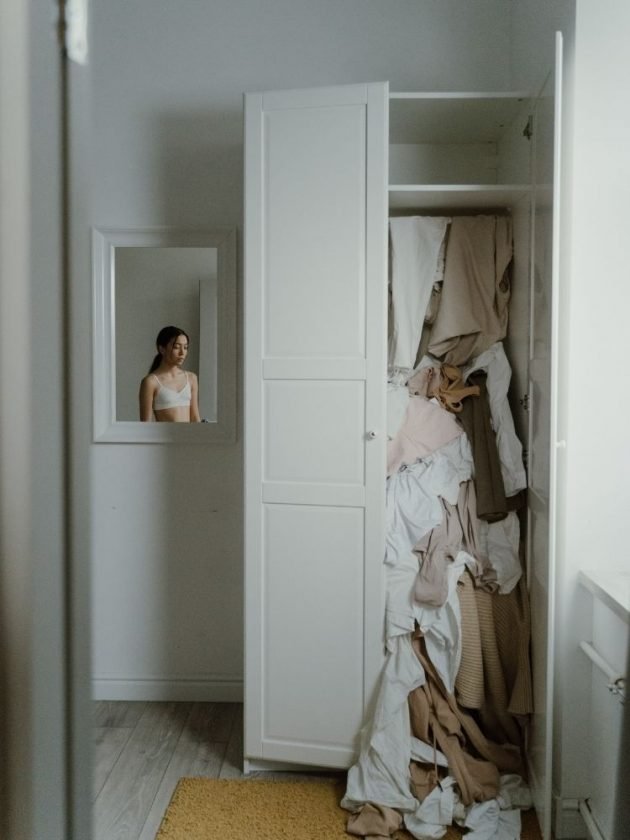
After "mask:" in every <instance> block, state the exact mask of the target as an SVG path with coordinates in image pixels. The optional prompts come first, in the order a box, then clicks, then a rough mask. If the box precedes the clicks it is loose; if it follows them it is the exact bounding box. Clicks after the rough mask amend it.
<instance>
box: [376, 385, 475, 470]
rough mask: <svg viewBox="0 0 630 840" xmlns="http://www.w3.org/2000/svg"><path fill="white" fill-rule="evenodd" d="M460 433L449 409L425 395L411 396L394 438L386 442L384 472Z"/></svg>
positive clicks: (407, 461)
mask: <svg viewBox="0 0 630 840" xmlns="http://www.w3.org/2000/svg"><path fill="white" fill-rule="evenodd" d="M461 434H463V429H462V427H461V426H460V425H459V424H458V423H457V421H456V420H455V417H454V416H453V415H452V414H451V413H450V411H445V409H443V408H441V407H440V406H439V405H435V403H432V402H430V401H429V400H427V399H426V398H425V397H416V396H412V397H410V399H409V404H408V405H407V411H406V413H405V417H404V420H403V423H402V426H401V427H400V429H399V430H398V432H397V434H396V436H395V438H394V439H393V440H390V441H389V443H388V444H387V475H391V474H392V473H394V472H396V470H397V469H398V468H399V467H400V466H401V465H402V464H413V463H414V462H415V461H417V459H418V458H424V457H425V456H426V455H430V454H431V452H435V450H436V449H439V448H440V447H441V446H444V445H445V444H447V443H450V442H451V441H452V440H455V438H457V437H459V436H460V435H461Z"/></svg>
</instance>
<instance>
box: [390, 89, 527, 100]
mask: <svg viewBox="0 0 630 840" xmlns="http://www.w3.org/2000/svg"><path fill="white" fill-rule="evenodd" d="M533 96H534V94H532V92H531V91H527V90H508V91H505V90H504V91H390V92H389V98H390V99H519V100H521V99H531V98H532V97H533Z"/></svg>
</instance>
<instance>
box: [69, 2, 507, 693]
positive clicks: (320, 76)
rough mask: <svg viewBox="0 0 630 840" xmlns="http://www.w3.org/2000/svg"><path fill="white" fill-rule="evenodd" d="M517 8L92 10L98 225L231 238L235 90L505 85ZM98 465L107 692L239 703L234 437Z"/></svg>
mask: <svg viewBox="0 0 630 840" xmlns="http://www.w3.org/2000/svg"><path fill="white" fill-rule="evenodd" d="M510 5H511V4H506V3H505V2H504V0H467V2H466V3H462V2H461V0H439V2H437V0H388V2H385V1H384V0H344V2H343V3H339V2H337V0H316V2H313V0H267V2H265V3H260V2H257V1H256V0H239V2H238V3H235V2H232V0H215V2H212V3H204V2H200V0H185V2H182V3H172V2H166V0H160V2H157V1H156V0H135V2H133V3H129V2H128V0H95V2H94V3H93V4H92V9H93V16H94V19H93V33H94V35H93V44H92V62H93V66H92V71H93V86H92V100H93V120H92V124H93V208H92V217H91V222H92V224H94V225H96V226H110V227H119V228H120V227H142V226H152V225H177V226H180V227H182V226H187V225H203V226H212V225H236V226H237V227H238V228H239V229H240V228H241V226H242V157H243V155H242V94H243V92H244V91H252V90H261V89H273V88H290V87H300V86H313V85H326V84H337V83H346V82H364V81H378V80H389V81H390V83H391V87H392V89H394V90H413V89H435V90H448V89H463V90H468V89H503V88H506V87H507V86H508V82H509V73H510V68H509V37H510ZM85 385H86V387H85V392H86V393H89V383H87V382H86V383H85ZM92 455H93V462H92V463H93V501H92V511H93V522H94V533H93V545H94V570H93V571H94V580H93V593H94V598H93V627H94V657H93V666H94V676H95V677H96V679H97V680H98V682H97V690H98V693H99V696H103V697H106V696H108V697H134V696H135V697H151V696H168V697H172V698H176V697H180V698H184V697H191V696H205V697H207V696H216V697H229V696H238V695H239V693H240V680H241V678H242V654H243V642H242V629H241V628H242V538H241V534H242V528H243V522H242V503H241V497H242V486H241V483H242V482H241V471H242V455H241V444H240V431H239V442H238V443H237V444H236V445H232V446H227V445H225V446H217V445H215V446H204V447H201V446H194V447H176V446H150V445H142V446H134V445H125V446H117V445H112V444H100V445H96V446H93V453H92Z"/></svg>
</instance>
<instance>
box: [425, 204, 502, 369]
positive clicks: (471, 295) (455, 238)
mask: <svg viewBox="0 0 630 840" xmlns="http://www.w3.org/2000/svg"><path fill="white" fill-rule="evenodd" d="M511 261H512V220H511V219H510V218H509V217H507V216H461V217H456V218H453V219H452V221H451V229H450V232H449V239H448V248H447V249H446V261H445V266H444V280H443V282H442V296H441V300H440V306H439V310H438V313H437V316H436V319H435V322H434V324H433V327H432V330H431V337H430V340H429V353H431V355H433V356H436V357H437V358H440V359H443V360H444V361H445V362H448V363H449V364H453V365H464V364H466V363H467V362H469V361H470V359H472V358H473V357H474V356H477V355H479V354H480V353H482V352H483V351H484V350H487V349H488V348H489V347H491V346H492V345H493V344H494V343H495V342H497V341H500V340H501V339H502V338H504V337H505V334H506V331H507V322H508V301H509V298H510V281H509V275H508V268H509V265H510V263H511Z"/></svg>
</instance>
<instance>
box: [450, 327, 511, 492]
mask: <svg viewBox="0 0 630 840" xmlns="http://www.w3.org/2000/svg"><path fill="white" fill-rule="evenodd" d="M478 370H484V371H485V372H486V373H487V374H488V378H487V380H486V388H487V389H488V402H489V404H490V414H491V415H492V428H493V429H494V432H495V435H496V438H497V449H498V450H499V458H500V460H501V474H502V476H503V486H504V489H505V495H506V496H507V497H510V496H514V495H515V494H516V493H518V492H519V491H520V490H524V489H525V488H526V487H527V476H526V474H525V466H524V464H523V446H522V444H521V442H520V440H519V439H518V437H517V434H516V430H515V428H514V419H513V417H512V410H511V409H510V403H509V400H508V389H509V387H510V379H511V378H512V368H511V367H510V363H509V362H508V358H507V356H506V355H505V350H504V348H503V344H502V343H501V342H497V343H496V344H493V345H492V347H490V348H488V350H485V351H484V352H483V353H482V354H481V355H480V356H477V357H476V358H474V359H473V360H472V361H471V362H470V364H468V365H467V366H466V367H465V368H464V370H463V371H462V375H463V377H464V379H468V378H469V377H470V375H471V374H472V373H474V372H475V371H478Z"/></svg>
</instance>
